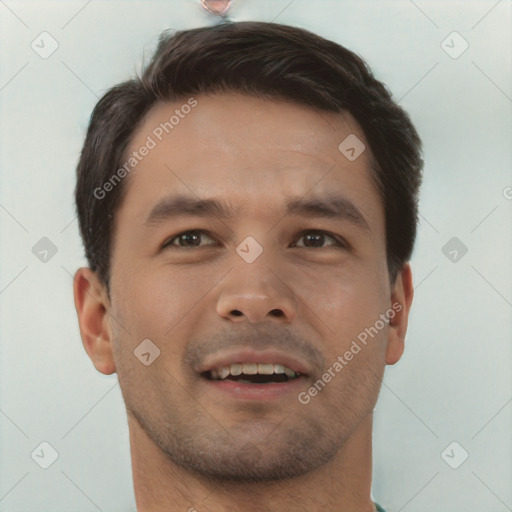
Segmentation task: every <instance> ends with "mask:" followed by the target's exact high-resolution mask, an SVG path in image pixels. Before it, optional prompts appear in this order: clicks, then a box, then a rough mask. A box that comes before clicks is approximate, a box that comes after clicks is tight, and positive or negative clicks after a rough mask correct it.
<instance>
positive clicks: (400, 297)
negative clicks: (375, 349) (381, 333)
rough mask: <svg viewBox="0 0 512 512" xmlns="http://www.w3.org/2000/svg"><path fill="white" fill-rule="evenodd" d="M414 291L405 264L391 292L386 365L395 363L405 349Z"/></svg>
mask: <svg viewBox="0 0 512 512" xmlns="http://www.w3.org/2000/svg"><path fill="white" fill-rule="evenodd" d="M413 296H414V289H413V285H412V273H411V267H410V265H409V264H408V263H406V264H405V265H404V266H403V267H402V269H401V270H400V272H399V273H398V275H397V277H396V280H395V283H394V285H393V288H392V292H391V310H390V311H392V312H393V313H391V314H390V315H389V317H390V320H389V331H388V344H387V347H386V364H389V365H392V364H395V363H397V362H398V361H399V360H400V358H401V357H402V354H403V353H404V349H405V334H406V332H407V325H408V321H409V311H410V309H411V304H412V299H413Z"/></svg>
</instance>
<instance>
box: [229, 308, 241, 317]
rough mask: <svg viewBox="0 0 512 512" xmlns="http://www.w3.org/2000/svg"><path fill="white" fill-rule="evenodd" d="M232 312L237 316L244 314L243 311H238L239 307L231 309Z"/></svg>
mask: <svg viewBox="0 0 512 512" xmlns="http://www.w3.org/2000/svg"><path fill="white" fill-rule="evenodd" d="M231 314H233V315H235V316H242V315H243V313H242V312H241V311H238V309H234V310H233V311H231Z"/></svg>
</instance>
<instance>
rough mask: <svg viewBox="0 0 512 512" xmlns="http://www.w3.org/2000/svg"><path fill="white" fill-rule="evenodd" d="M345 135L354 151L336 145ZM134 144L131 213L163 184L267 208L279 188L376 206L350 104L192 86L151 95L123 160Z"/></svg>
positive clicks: (126, 211)
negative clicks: (194, 91) (342, 106)
mask: <svg viewBox="0 0 512 512" xmlns="http://www.w3.org/2000/svg"><path fill="white" fill-rule="evenodd" d="M191 105H193V106H191ZM347 137H349V139H347ZM354 137H356V138H354ZM345 140H348V141H350V142H352V144H349V146H350V145H351V146H354V144H353V143H354V141H355V143H356V144H360V145H359V146H356V147H355V149H356V151H359V150H360V149H361V148H362V147H363V144H364V145H365V149H364V151H363V152H362V153H361V155H360V156H359V157H358V158H356V159H355V160H350V159H349V158H347V156H346V153H345V154H344V153H343V152H342V151H340V149H339V145H340V144H342V143H343V141H345ZM358 141H359V142H358ZM144 147H146V148H149V149H148V150H144V149H143V148H144ZM343 148H344V146H343V145H342V149H343ZM134 152H136V153H137V154H138V156H137V159H136V162H135V160H133V161H132V163H135V165H134V167H133V170H132V171H131V172H130V173H129V175H128V176H127V178H126V183H125V184H124V185H125V186H126V187H127V190H126V195H125V199H124V201H123V204H122V205H121V208H120V211H119V216H123V215H129V216H130V217H132V218H134V219H136V220H137V221H138V223H140V222H141V221H142V220H143V218H144V216H145V215H147V213H148V211H149V210H150V209H151V208H152V206H154V204H156V203H157V202H158V201H159V200H161V199H162V198H164V197H165V196H166V195H169V194H170V193H173V194H175V193H181V194H187V195H194V196H196V197H198V198H205V199H206V198H208V197H223V198H225V199H226V200H228V202H229V203H230V204H232V205H233V206H235V205H236V206H238V207H239V208H237V209H238V210H239V211H242V212H244V211H245V213H247V214H255V213H258V214H259V215H262V216H264V215H265V214H269V215H270V214H275V213H276V211H277V209H278V208H279V207H280V204H281V203H282V204H284V203H285V202H286V198H289V197H290V198H299V197H305V196H309V197H312V196H315V195H322V193H325V192H328V193H333V192H335V191H339V192H341V193H343V195H344V196H345V197H349V198H351V200H353V201H355V202H357V203H359V206H360V209H362V210H363V213H365V212H364V211H365V210H366V214H367V215H368V216H370V217H375V220H376V221H378V220H379V219H378V217H379V215H381V214H382V211H381V208H380V204H379V201H378V197H377V193H376V190H375V187H374V184H373V181H372V178H371V170H370V159H371V154H370V149H369V146H368V144H367V143H366V142H365V138H364V134H363V132H362V130H361V128H360V126H359V125H358V124H357V122H356V121H355V120H354V119H353V118H352V116H350V114H339V113H330V112H323V111H322V112H320V111H316V110H314V109H311V108H308V107H306V106H300V105H296V104H294V103H289V102H285V101H279V100H269V99H260V98H255V97H250V96H246V95H240V94H235V93H222V94H215V95H198V96H196V97H194V98H193V100H191V99H190V98H184V99H183V100H181V101H177V102H173V103H159V104H157V105H155V106H154V107H153V108H152V109H151V110H150V111H149V112H148V114H147V115H146V117H145V118H144V120H143V122H142V123H141V125H140V126H139V127H138V129H137V130H136V132H135V134H134V136H133V138H132V141H131V143H130V145H129V147H128V149H127V152H126V154H125V161H128V160H129V159H130V157H132V158H133V154H134ZM142 153H144V156H141V155H142ZM349 156H350V153H349ZM274 206H275V209H274Z"/></svg>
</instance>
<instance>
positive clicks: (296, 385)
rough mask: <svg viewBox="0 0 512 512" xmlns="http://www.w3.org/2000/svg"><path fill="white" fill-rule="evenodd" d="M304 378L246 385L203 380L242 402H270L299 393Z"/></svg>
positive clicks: (225, 381)
mask: <svg viewBox="0 0 512 512" xmlns="http://www.w3.org/2000/svg"><path fill="white" fill-rule="evenodd" d="M304 380H305V379H304V377H299V378H297V379H293V380H289V381H286V382H275V383H268V384H246V383H243V382H237V381H234V380H229V379H225V380H207V379H206V380H205V381H206V383H207V384H209V385H211V386H212V387H213V389H217V390H219V391H221V392H224V393H226V394H229V395H231V396H232V397H233V398H238V399H242V400H271V399H275V398H280V397H282V396H284V395H286V394H288V393H293V392H295V393H299V392H300V390H301V389H302V388H303V387H304Z"/></svg>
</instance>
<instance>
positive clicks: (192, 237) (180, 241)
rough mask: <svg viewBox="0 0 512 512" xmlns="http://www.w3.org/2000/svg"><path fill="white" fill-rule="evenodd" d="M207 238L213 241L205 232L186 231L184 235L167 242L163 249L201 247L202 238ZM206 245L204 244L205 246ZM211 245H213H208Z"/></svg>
mask: <svg viewBox="0 0 512 512" xmlns="http://www.w3.org/2000/svg"><path fill="white" fill-rule="evenodd" d="M203 237H206V238H209V239H210V240H212V239H211V238H210V237H209V236H208V235H206V233H205V232H204V231H199V230H194V231H184V232H183V233H179V234H178V235H176V236H174V237H172V238H170V239H169V240H167V241H166V242H165V243H164V245H163V247H164V248H166V247H172V248H174V249H179V248H183V249H189V248H194V247H199V246H200V245H201V241H202V238H203ZM203 245H204V244H203ZM207 245H211V244H207Z"/></svg>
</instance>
